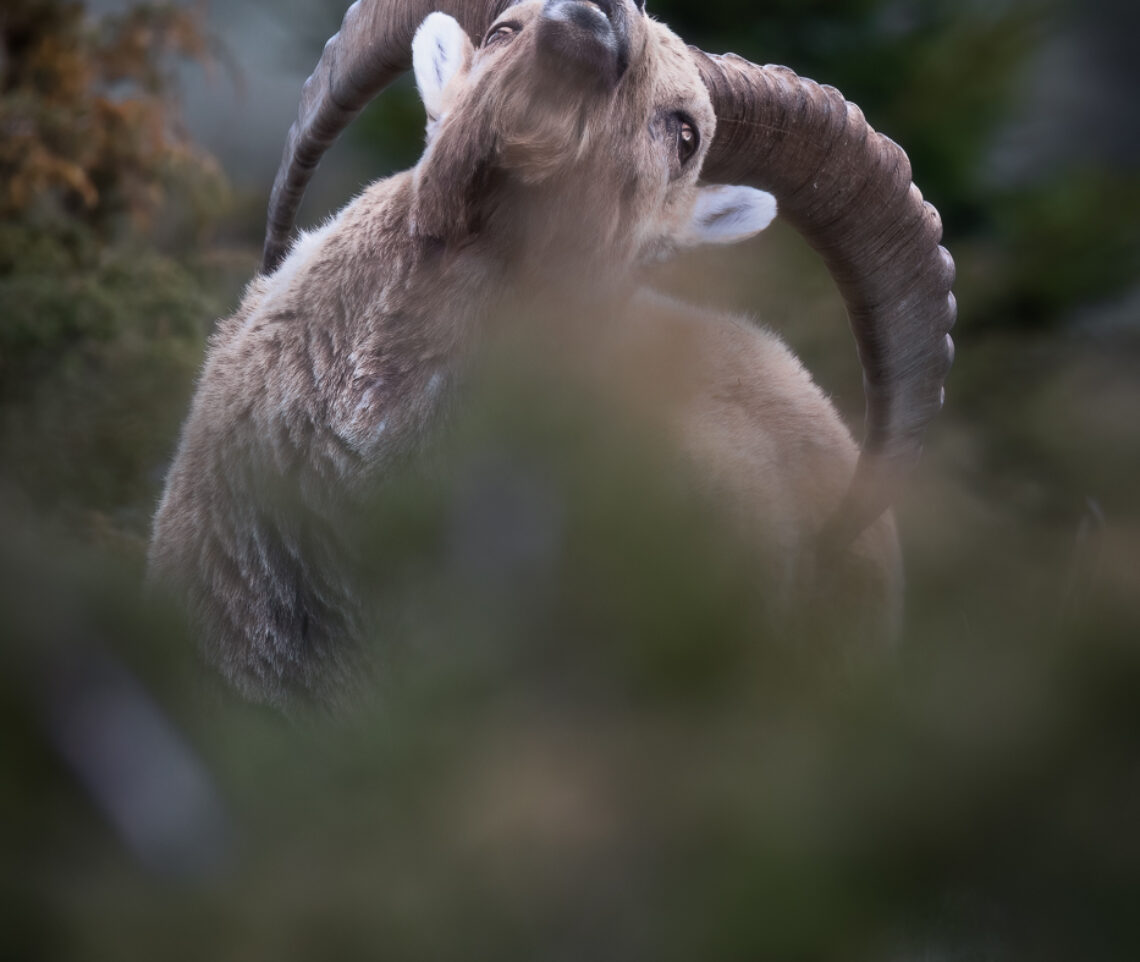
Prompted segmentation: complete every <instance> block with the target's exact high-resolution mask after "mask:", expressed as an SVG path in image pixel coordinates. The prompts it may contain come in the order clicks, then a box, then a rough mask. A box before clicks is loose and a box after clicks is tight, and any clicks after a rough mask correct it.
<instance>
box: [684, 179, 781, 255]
mask: <svg viewBox="0 0 1140 962" xmlns="http://www.w3.org/2000/svg"><path fill="white" fill-rule="evenodd" d="M775 216H776V198H775V197H773V196H772V195H771V194H769V193H768V192H767V191H763V190H755V189H754V188H752V187H724V186H716V187H701V188H699V189H698V192H697V203H696V204H695V205H694V207H693V216H692V219H691V220H690V221H689V226H688V229H687V230H685V231H684V232H683V233H682V235H681V238H680V241H681V243H682V244H685V245H689V246H694V247H695V246H696V245H698V244H733V243H735V242H736V241H742V240H744V239H745V238H747V237H751V236H752V235H753V234H759V233H760V231H762V230H763V229H764V228H765V227H767V226H768V225H769V224H770V223H772V218H773V217H775Z"/></svg>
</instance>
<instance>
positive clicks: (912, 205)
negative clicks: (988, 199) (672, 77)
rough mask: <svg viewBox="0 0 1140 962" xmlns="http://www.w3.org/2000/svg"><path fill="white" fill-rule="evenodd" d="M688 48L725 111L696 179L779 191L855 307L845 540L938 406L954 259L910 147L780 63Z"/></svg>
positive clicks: (911, 459) (915, 449)
mask: <svg viewBox="0 0 1140 962" xmlns="http://www.w3.org/2000/svg"><path fill="white" fill-rule="evenodd" d="M690 49H691V50H692V52H693V54H694V56H695V58H696V60H697V65H698V67H699V69H700V72H701V76H702V78H703V79H704V82H705V85H706V86H707V87H708V89H709V93H710V95H711V97H712V102H713V107H714V109H715V110H716V115H717V131H716V138H715V140H714V141H713V143H712V145H711V147H710V149H709V154H708V157H707V159H706V160H705V165H704V170H703V174H702V176H703V177H704V178H705V179H706V180H710V181H713V182H718V183H747V184H751V185H753V186H755V187H760V188H763V189H765V190H768V191H770V192H771V193H772V194H774V195H775V196H776V199H777V202H778V205H779V209H780V212H781V214H782V215H783V216H784V217H786V218H787V219H788V221H789V222H790V223H791V224H792V225H793V226H794V227H795V228H796V229H797V230H798V231H799V232H800V233H801V234H803V236H804V237H805V239H806V240H807V241H808V243H809V244H810V245H811V246H812V247H813V248H815V250H816V251H817V252H818V253H819V254H820V255H821V256H822V257H823V259H824V262H825V263H826V265H827V268H828V270H829V271H830V272H831V276H832V278H833V279H834V280H835V282H836V284H837V286H838V287H839V290H840V292H841V294H842V296H843V300H844V301H845V303H846V305H847V313H848V316H849V318H850V321H851V329H852V332H853V333H854V335H855V342H856V346H857V348H858V351H859V358H860V360H861V362H862V365H863V384H864V391H865V394H866V402H867V413H866V437H865V439H864V442H863V450H862V453H861V455H860V458H859V463H858V465H857V467H856V471H855V478H854V481H853V482H852V486H851V488H850V489H849V491H848V494H847V496H846V500H845V502H844V503H843V505H842V506H841V508H840V511H839V512H838V513H837V515H836V517H835V518H834V519H833V520H832V522H831V524H830V526H829V528H828V529H827V531H826V532H825V539H826V540H827V541H828V542H829V543H830V544H833V545H835V546H839V545H841V544H845V543H847V542H849V541H850V540H851V539H852V538H854V537H855V536H856V535H858V534H859V532H860V531H862V530H863V529H864V528H865V527H866V526H867V525H869V524H870V523H871V522H872V521H874V520H875V519H876V518H877V517H878V516H879V515H880V514H882V512H883V511H884V510H886V508H887V507H888V506H889V505H890V503H891V502H892V501H893V500H894V498H895V496H896V495H897V494H898V489H899V487H900V485H901V482H902V481H903V480H904V479H905V477H906V475H907V474H908V473H909V472H910V470H911V468H912V467H913V466H914V463H915V462H916V461H917V459H918V456H919V453H920V451H921V449H922V436H923V432H924V431H925V429H926V426H927V424H928V423H929V421H930V420H931V418H933V417H934V415H935V414H937V413H938V411H939V410H940V409H941V407H942V402H943V398H944V395H945V390H944V387H943V385H944V383H945V380H946V375H947V373H948V371H949V369H950V364H951V363H952V361H953V357H954V343H953V341H952V340H951V339H950V335H949V331H950V328H951V327H953V325H954V320H955V317H956V314H957V306H956V304H955V301H954V295H953V294H952V293H951V291H950V288H951V285H952V284H953V282H954V261H953V260H952V259H951V257H950V254H949V253H948V252H947V251H946V249H945V248H943V247H941V246H939V241H940V240H941V238H942V222H941V220H940V218H939V216H938V212H937V211H936V210H935V209H934V208H933V207H932V206H931V205H930V204H928V203H925V202H924V201H923V199H922V194H921V193H919V191H918V188H917V187H915V186H914V182H913V180H912V177H911V168H910V162H909V160H908V159H907V156H906V154H905V153H904V152H903V151H902V149H901V148H900V147H899V146H898V145H897V144H895V143H894V142H892V141H891V140H889V139H888V138H886V137H884V136H882V135H881V134H878V133H876V132H875V131H874V130H872V129H871V127H870V125H869V124H868V123H867V121H866V119H865V118H864V117H863V113H862V111H860V110H859V108H858V107H856V106H855V105H854V104H851V103H848V102H847V101H846V100H844V98H843V96H842V94H840V93H839V91H837V90H836V89H835V88H834V87H823V86H820V85H819V84H816V83H814V82H813V81H810V80H806V79H804V78H801V77H799V76H797V75H796V74H795V73H794V72H792V71H791V70H789V69H787V68H786V67H777V66H767V67H760V66H757V65H756V64H754V63H750V62H749V61H747V60H745V59H743V58H741V57H737V56H736V55H735V54H728V55H725V56H723V57H718V56H710V55H709V54H706V53H704V52H703V51H700V50H698V49H696V48H695V47H694V48H690Z"/></svg>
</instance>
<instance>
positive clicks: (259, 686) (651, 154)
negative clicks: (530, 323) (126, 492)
mask: <svg viewBox="0 0 1140 962" xmlns="http://www.w3.org/2000/svg"><path fill="white" fill-rule="evenodd" d="M436 8H443V9H444V10H446V11H447V13H448V14H450V15H445V14H443V13H435V14H433V15H432V16H430V17H428V16H427V15H428V13H429V12H430V11H432V10H434V9H436ZM425 17H426V19H425ZM452 17H454V18H455V19H452ZM421 23H422V24H423V26H422V28H421V29H420V30H419V32H418V33H416V30H417V27H419V26H420V24H421ZM413 34H415V42H414V44H413ZM468 37H475V38H482V42H481V44H480V45H479V46H478V48H475V47H473V45H472V43H471V42H470V40H469V39H468ZM409 54H411V55H412V56H411V58H409ZM409 59H411V60H412V61H413V62H414V67H415V73H416V79H417V82H418V85H419V88H420V91H421V94H422V96H423V100H424V104H425V106H426V108H427V115H428V146H427V150H426V152H425V154H424V156H423V158H422V159H421V160H420V162H419V164H418V165H417V166H416V167H415V168H414V169H413V170H411V171H408V172H405V173H402V174H397V175H395V176H393V177H390V178H388V179H386V180H382V181H379V182H377V183H375V184H373V185H372V186H371V187H369V188H368V189H367V190H365V191H364V193H363V194H362V195H361V196H360V197H358V198H357V199H356V200H355V201H353V202H352V203H351V204H349V205H348V206H347V207H346V208H345V209H344V210H343V211H341V213H340V214H338V215H337V216H336V217H335V218H334V219H333V220H331V221H330V222H329V223H327V224H326V225H325V226H324V227H322V228H320V229H319V230H317V231H316V232H314V233H312V234H309V235H307V236H302V237H301V238H300V239H299V240H298V241H297V242H296V243H295V244H293V245H292V247H291V249H290V243H289V238H290V234H291V232H292V229H293V225H294V217H295V214H296V211H297V207H298V205H299V203H300V199H301V196H302V193H303V191H304V189H305V186H306V184H307V182H308V180H309V178H310V177H311V175H312V173H313V170H314V168H315V167H316V165H317V162H318V160H319V159H320V157H321V155H322V153H323V152H324V150H325V149H326V148H327V147H328V146H329V145H330V144H331V142H332V141H333V139H334V138H335V137H336V136H337V134H338V133H339V132H340V131H341V130H342V129H343V128H344V127H345V126H346V125H347V124H348V123H349V121H350V120H351V119H352V117H353V116H354V115H355V114H356V113H357V112H358V111H359V110H360V109H361V108H362V107H363V106H364V105H365V104H366V103H367V102H368V101H369V100H370V99H371V98H372V97H374V96H375V95H376V94H377V93H378V92H379V91H380V90H381V89H382V88H384V87H385V86H386V85H387V84H388V83H390V82H391V81H392V80H393V79H394V78H395V77H396V76H397V75H398V74H400V73H402V72H403V71H405V70H407V69H408V67H409ZM698 177H700V178H703V181H704V184H703V185H702V184H698ZM725 183H729V184H742V185H747V186H716V185H722V184H725ZM765 191H770V192H771V194H772V195H775V197H776V199H777V200H778V202H779V205H780V209H781V212H782V213H783V215H784V217H786V218H787V219H788V220H789V221H790V222H791V223H792V224H793V225H795V226H796V227H797V228H798V229H799V230H800V231H801V232H802V233H803V234H804V235H805V237H806V238H807V239H808V241H809V242H810V243H811V244H812V246H813V247H814V248H815V249H816V250H817V251H819V253H820V254H821V255H822V256H823V258H824V261H825V262H826V264H827V266H828V268H829V269H830V271H831V273H832V275H833V276H834V278H835V280H836V282H837V284H838V285H839V287H840V290H841V292H842V294H843V297H844V300H845V301H846V304H847V308H848V312H849V316H850V319H851V324H852V328H853V330H854V333H855V337H856V341H857V344H858V348H859V354H860V357H861V359H862V364H863V369H864V379H865V385H866V397H867V434H866V440H865V442H864V445H863V449H862V453H860V452H859V451H858V450H857V448H856V446H855V445H854V443H853V442H852V440H851V438H850V435H849V434H848V432H847V430H846V429H845V428H844V427H843V425H842V424H841V422H840V420H839V418H838V416H837V415H836V413H835V411H834V410H833V408H832V407H831V405H830V404H829V403H828V401H827V400H826V399H825V398H824V397H823V395H822V394H821V392H820V391H819V390H818V389H817V388H816V387H815V386H814V385H813V384H812V382H811V380H810V378H809V377H808V376H807V374H806V373H805V372H804V371H803V369H802V368H801V367H800V365H799V364H798V362H797V361H796V360H795V359H794V358H793V357H792V356H791V354H790V353H789V352H788V351H787V350H786V349H785V348H784V347H783V346H782V345H781V344H780V343H779V342H778V341H777V340H776V339H775V338H774V337H772V336H771V335H768V334H765V333H763V332H761V331H759V330H757V329H756V328H755V327H754V326H753V325H751V324H748V323H746V322H741V321H738V320H735V319H732V318H721V317H716V316H710V315H709V314H708V313H707V312H704V313H702V312H699V311H697V310H695V309H693V308H690V307H687V306H684V305H681V304H678V303H674V302H671V301H669V300H667V299H665V298H663V297H660V296H657V295H654V294H653V293H651V292H648V291H636V290H634V289H633V288H632V285H631V284H630V281H629V277H630V269H631V268H632V267H633V266H634V265H635V264H636V263H637V262H639V261H642V260H645V259H649V258H653V257H656V256H659V255H660V254H662V253H663V252H667V251H668V250H669V249H671V248H672V247H676V246H684V245H689V244H695V243H702V242H708V241H712V242H725V241H731V240H735V239H737V238H740V237H745V236H749V235H751V234H753V233H755V232H756V231H758V230H760V229H761V228H763V227H764V226H765V225H766V224H767V222H768V220H769V219H770V218H771V216H772V215H773V213H774V209H773V205H772V200H771V197H770V196H769V195H768V194H767V193H765ZM940 235H941V227H940V224H939V219H938V215H937V213H936V212H935V211H934V209H933V208H932V207H930V206H929V205H927V204H925V203H924V202H923V200H922V197H921V195H920V194H919V192H918V190H917V189H916V188H915V187H914V185H913V184H912V182H911V174H910V169H909V165H908V162H907V159H906V156H905V155H904V154H903V152H902V151H901V150H900V149H899V148H898V147H896V146H895V145H894V144H893V143H891V142H890V141H889V140H887V139H886V138H884V137H881V136H879V135H878V134H876V133H875V132H874V131H872V130H871V129H870V127H869V126H868V125H867V123H866V122H865V121H864V119H863V116H862V114H861V113H860V111H859V110H858V108H856V107H854V106H853V105H851V104H849V103H846V102H845V101H844V100H843V98H842V97H841V96H840V95H839V94H838V93H837V92H836V91H835V90H834V89H831V88H828V87H820V86H817V85H816V84H814V83H812V82H811V81H807V80H803V79H801V78H799V77H797V76H796V75H795V74H793V73H792V72H791V71H789V70H787V69H785V68H783V67H760V66H756V65H754V64H752V63H749V62H747V61H745V60H742V59H740V58H738V57H735V56H727V57H723V58H722V57H713V56H709V55H706V54H704V53H702V52H701V51H699V50H697V49H695V48H691V47H686V46H685V45H684V44H683V43H682V42H681V41H680V40H679V39H678V38H677V37H676V35H674V34H673V33H672V32H670V31H669V30H668V29H667V28H666V27H664V26H663V25H662V24H660V23H657V22H656V21H654V20H652V19H650V18H649V17H648V16H647V15H646V14H645V10H644V0H596V2H590V0H545V2H543V0H529V2H523V3H517V4H513V5H512V4H510V2H509V0H359V2H358V3H356V4H354V5H353V6H352V8H351V9H350V10H349V11H348V14H347V15H346V17H345V20H344V24H343V25H342V28H341V30H340V32H339V33H338V34H337V35H336V36H335V37H333V38H332V40H330V41H329V43H328V45H327V46H326V48H325V51H324V54H323V55H322V57H321V60H320V63H319V64H318V66H317V69H316V72H315V73H314V74H313V76H312V77H311V78H310V79H309V81H308V82H307V83H306V85H305V90H304V95H303V100H302V104H301V110H300V116H299V118H298V120H297V122H296V123H295V124H294V126H293V128H292V129H291V131H290V133H289V138H288V143H287V146H286V149H285V154H284V157H283V160H282V164H281V168H280V171H279V173H278V176H277V181H276V183H275V185H274V189H273V195H272V199H271V201H270V208H269V225H268V236H267V240H266V244H265V250H264V255H263V261H262V273H261V274H260V275H259V276H258V277H257V278H255V279H254V281H253V282H252V283H251V284H250V287H249V289H248V291H247V293H246V295H245V298H244V300H243V302H242V304H241V307H240V308H239V310H238V312H237V313H236V314H235V315H234V316H233V317H231V318H229V319H228V320H227V321H225V322H223V324H222V325H221V326H220V328H219V330H218V332H217V333H216V334H215V335H214V337H213V339H212V342H211V345H210V351H209V355H208V358H207V360H206V364H205V368H204V371H203V373H202V375H201V380H200V382H199V385H198V390H197V395H196V397H195V400H194V403H193V407H192V409H191V412H190V415H189V418H188V419H187V422H186V424H185V427H184V429H183V434H182V439H181V444H180V447H179V450H178V454H177V457H176V460H175V462H174V465H173V467H172V469H171V472H170V475H169V478H168V480H167V485H166V491H165V494H164V497H163V500H162V504H161V506H160V508H159V511H158V515H157V518H156V521H155V528H154V539H153V544H152V547H151V555H150V562H151V567H152V571H153V573H154V574H155V575H157V576H158V577H160V578H161V579H163V580H164V581H169V582H170V583H172V584H173V585H174V586H176V588H177V589H178V590H179V591H180V592H181V593H182V594H183V596H184V597H185V598H186V599H187V601H188V603H189V607H190V609H191V612H192V615H193V617H194V618H195V620H196V621H197V623H198V627H199V630H200V631H201V633H202V636H203V639H204V643H205V646H206V650H207V653H208V655H209V656H210V657H211V659H212V660H213V661H215V662H216V663H217V664H218V665H219V666H220V667H221V668H222V670H223V671H224V673H225V674H226V675H227V676H228V677H229V678H230V680H231V681H232V682H233V683H234V684H236V685H237V686H238V687H239V688H240V689H241V690H242V691H243V692H244V693H245V694H247V695H248V696H249V697H251V698H254V699H256V700H262V701H268V702H272V703H286V702H288V701H290V700H292V699H294V698H298V697H299V698H316V699H325V698H328V697H330V696H332V695H334V694H335V692H336V691H337V689H338V686H340V685H341V684H343V683H344V681H345V679H347V678H348V677H349V675H350V674H351V672H352V670H353V669H352V667H351V653H352V649H353V644H354V642H355V640H357V639H358V638H359V636H360V635H361V634H362V633H363V628H362V625H361V623H360V611H361V608H360V605H359V604H358V601H359V600H360V599H359V598H358V594H359V591H360V589H359V588H354V587H353V581H352V578H351V577H350V575H349V571H350V569H351V560H350V558H349V557H348V549H346V548H345V547H344V540H345V539H344V538H343V537H342V535H343V533H344V530H343V527H344V521H343V518H344V512H345V510H346V508H347V507H348V506H350V505H351V504H352V503H353V502H354V499H356V498H357V497H359V496H362V495H363V493H364V492H366V491H367V490H369V489H370V488H371V487H373V486H374V485H375V484H376V482H377V479H378V478H379V477H381V476H382V475H383V474H384V472H385V471H386V470H387V469H388V468H390V466H391V464H392V461H393V459H394V458H397V457H400V456H403V455H405V454H407V453H408V452H410V451H413V450H414V449H415V448H416V446H417V445H418V444H419V443H420V442H421V441H422V439H423V438H424V437H425V436H426V435H427V434H428V433H429V432H430V430H431V427H432V424H433V418H434V417H435V415H436V413H437V411H438V409H439V407H440V405H441V404H442V403H443V402H442V400H441V399H442V398H443V397H444V396H445V394H446V393H447V389H448V386H449V385H450V383H451V381H452V380H453V377H454V375H455V372H456V370H457V367H458V364H459V359H460V358H461V357H462V355H463V353H464V349H465V346H466V345H467V344H468V343H469V341H470V340H471V338H472V337H473V336H474V334H475V332H477V331H479V330H480V327H481V326H482V325H483V324H484V322H485V321H486V319H487V318H488V316H489V315H490V314H492V313H493V312H494V311H495V310H496V309H497V305H501V302H502V298H503V296H504V292H508V293H510V295H511V296H519V297H521V298H523V299H524V300H525V298H526V296H527V295H526V292H527V291H547V292H549V290H550V289H551V288H557V289H558V293H557V297H556V298H550V299H551V300H556V301H561V300H562V299H563V298H565V299H569V300H571V301H572V303H573V304H574V305H575V306H574V310H575V311H576V312H577V313H579V314H583V315H589V316H592V317H595V318H598V317H602V316H604V319H605V324H604V329H605V330H607V331H610V332H617V334H616V335H615V336H613V337H612V338H610V339H609V340H608V341H607V344H606V346H605V347H604V348H599V350H610V349H611V348H612V349H613V350H614V351H615V352H619V356H620V357H621V363H622V364H625V363H627V362H628V363H629V365H631V370H630V372H629V381H630V382H631V383H633V382H637V381H638V380H639V378H638V375H637V372H636V371H635V370H633V369H632V368H634V367H636V365H637V364H639V363H656V362H657V361H661V360H662V359H663V358H665V359H667V360H668V359H670V358H671V359H673V360H674V361H675V360H676V359H677V358H678V357H683V359H684V363H683V364H675V365H674V367H675V370H673V371H672V372H671V374H672V375H673V376H672V377H671V378H670V379H669V387H668V392H666V393H665V394H663V396H662V397H660V398H656V399H654V400H655V401H658V402H660V403H654V404H650V405H647V406H646V407H647V409H651V410H655V411H658V412H660V413H661V414H662V415H663V416H665V417H666V418H667V419H668V420H669V423H670V426H671V429H672V430H673V431H674V432H675V436H676V437H677V439H678V440H679V442H680V444H681V446H682V448H683V449H684V450H685V451H687V452H688V454H689V455H690V456H691V460H692V461H693V464H694V466H695V467H696V469H697V470H699V471H703V472H705V474H706V475H707V477H709V478H711V479H712V481H711V483H712V484H714V485H717V486H719V488H720V490H722V491H723V492H726V493H727V494H728V495H729V496H730V497H729V498H727V499H726V500H729V501H731V502H732V503H733V504H734V505H735V510H737V511H738V512H740V514H741V515H742V516H748V517H749V521H750V523H752V524H754V526H755V529H756V531H757V532H758V533H759V534H760V537H761V538H762V539H765V540H766V541H767V542H768V545H769V548H770V551H769V555H770V556H771V557H772V558H773V559H776V561H775V563H774V564H773V565H772V571H771V576H772V579H773V583H772V585H771V590H772V593H773V594H774V595H779V596H781V597H787V598H792V597H795V596H797V594H798V595H799V596H800V597H802V595H803V592H804V590H806V589H805V585H807V583H808V582H810V580H811V578H812V575H811V572H812V571H813V570H814V568H815V560H816V559H817V558H820V557H830V558H831V559H832V560H831V563H830V568H831V569H832V570H835V568H836V566H838V568H840V569H842V568H843V567H844V566H845V565H847V566H850V567H851V568H852V569H853V570H854V569H856V568H858V569H860V570H861V571H862V575H860V576H859V578H856V581H859V580H860V578H861V579H862V580H861V583H862V584H863V585H864V586H865V590H867V591H868V592H870V593H871V594H873V595H874V597H873V598H872V599H871V604H872V607H873V608H875V609H877V610H878V611H879V613H880V616H881V617H883V618H886V619H889V617H890V613H891V611H892V610H893V606H894V605H895V604H896V603H897V598H898V591H899V584H898V577H899V575H898V571H899V562H898V555H897V551H898V549H897V544H896V542H895V537H894V530H893V521H892V520H891V518H890V515H889V513H888V514H884V511H885V510H886V509H887V507H888V505H889V503H890V501H891V499H892V496H893V494H894V492H895V491H896V489H897V485H898V482H899V480H900V479H901V477H902V476H903V475H904V474H905V473H906V471H907V470H908V468H909V467H910V465H911V464H912V463H913V461H914V459H915V458H916V456H917V454H918V451H919V448H920V443H921V436H922V434H923V431H924V429H925V427H926V424H927V422H928V421H929V420H930V418H931V417H932V416H933V415H934V414H935V412H937V411H938V409H939V407H940V405H941V403H942V400H941V396H942V384H943V381H944V379H945V375H946V372H947V369H948V366H949V363H950V359H951V353H952V344H951V341H950V338H949V336H948V334H947V332H948V330H949V329H950V327H951V325H952V323H953V320H954V313H955V308H954V301H953V297H952V295H951V294H950V285H951V282H952V277H953V263H952V261H951V260H950V257H949V256H948V255H947V253H946V252H945V251H944V250H943V249H942V248H941V247H939V239H940ZM584 279H588V282H587V281H586V280H584ZM602 329H603V326H602V325H599V328H598V330H602ZM662 344H674V345H675V344H683V345H684V349H683V351H677V352H672V351H670V350H669V349H668V348H665V349H662V347H661V345H662ZM654 359H656V361H655V360H654ZM652 380H653V379H652V378H648V379H647V378H641V381H643V382H644V381H648V382H650V383H652ZM273 478H276V479H278V480H279V481H281V482H282V484H283V485H285V486H287V488H288V490H289V491H291V492H292V493H293V497H292V502H293V508H294V509H295V510H287V509H286V508H284V507H282V506H281V505H280V504H279V503H278V501H277V499H272V498H267V497H265V496H264V493H265V488H264V486H265V485H266V484H267V483H268V481H269V479H273ZM868 572H869V575H868V574H867V573H868Z"/></svg>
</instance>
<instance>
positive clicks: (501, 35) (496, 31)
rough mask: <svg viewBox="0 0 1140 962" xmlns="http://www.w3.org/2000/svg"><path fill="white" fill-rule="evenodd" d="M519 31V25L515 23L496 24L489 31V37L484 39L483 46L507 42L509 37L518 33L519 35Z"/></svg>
mask: <svg viewBox="0 0 1140 962" xmlns="http://www.w3.org/2000/svg"><path fill="white" fill-rule="evenodd" d="M518 31H519V25H518V24H517V23H514V22H513V21H512V22H509V23H500V24H496V25H495V26H493V27H492V28H491V29H490V30H488V31H487V36H485V37H484V38H483V46H484V47H485V46H487V44H489V43H494V42H496V41H499V40H506V39H507V38H508V37H512V36H514V35H515V34H516V33H518Z"/></svg>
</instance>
